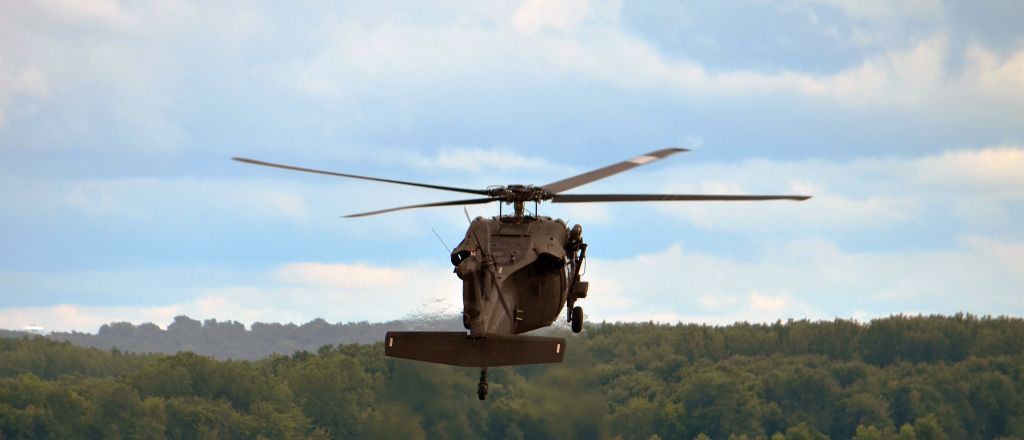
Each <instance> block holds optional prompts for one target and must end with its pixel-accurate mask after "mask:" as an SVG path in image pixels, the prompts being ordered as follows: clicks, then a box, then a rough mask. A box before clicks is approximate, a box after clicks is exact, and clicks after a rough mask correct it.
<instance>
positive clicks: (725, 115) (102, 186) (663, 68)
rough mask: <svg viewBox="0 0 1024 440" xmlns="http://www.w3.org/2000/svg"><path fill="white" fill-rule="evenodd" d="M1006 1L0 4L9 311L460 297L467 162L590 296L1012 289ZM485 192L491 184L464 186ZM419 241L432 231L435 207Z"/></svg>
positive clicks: (128, 316) (960, 300)
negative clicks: (536, 222) (576, 183)
mask: <svg viewBox="0 0 1024 440" xmlns="http://www.w3.org/2000/svg"><path fill="white" fill-rule="evenodd" d="M1022 20H1024V3H1022V2H1019V1H999V0H993V1H986V2H967V1H962V2H941V1H933V0H907V1H898V2H897V1H889V0H852V1H851V0H782V1H767V0H740V1H736V2H710V1H709V2H691V1H664V2H662V1H654V0H651V1H615V0H550V1H539V0H521V1H520V0H517V1H493V2H479V1H469V0H467V1H455V0H441V1H436V2H420V1H380V2H334V1H317V0H312V1H305V2H269V1H266V2H260V1H255V2H253V1H224V2H213V3H211V2H198V1H181V2H156V1H145V0H142V1H117V0H90V1H78V0H38V1H33V2H0V198H2V202H0V243H2V245H0V328H9V329H17V328H22V327H24V326H28V325H32V324H34V325H40V326H43V327H44V328H46V329H47V330H54V331H57V330H61V331H67V330H76V331H86V332H95V331H96V330H97V328H98V327H99V326H100V325H102V324H104V323H108V322H112V321H128V322H133V323H143V322H153V323H156V324H157V325H160V326H166V325H167V324H169V323H170V322H172V320H173V318H174V316H177V315H181V314H186V315H189V316H191V317H193V318H196V319H211V318H212V319H217V320H237V321H240V322H242V323H245V324H251V323H252V322H295V323H303V322H307V321H310V320H312V319H315V318H318V317H319V318H323V319H326V320H327V321H330V322H349V321H363V320H368V321H384V320H391V319H401V318H407V317H414V316H421V315H424V314H436V313H458V312H459V311H461V303H460V301H461V290H460V289H461V286H460V282H459V280H458V279H457V278H456V277H455V275H454V274H452V273H451V269H452V268H451V265H450V263H449V262H448V256H447V251H446V250H445V246H448V247H451V246H453V245H455V244H457V243H458V242H459V241H460V240H461V239H462V237H463V234H464V233H465V229H466V226H467V222H466V219H465V215H464V213H463V212H462V209H460V208H458V207H449V208H431V209H423V210H413V211H403V212H396V213H391V214H388V215H382V216H375V217H367V218H357V219H343V218H340V216H341V215H344V214H350V213H356V212H364V211H370V210H375V209H382V208H388V207H392V206H398V205H403V204H413V203H424V202H435V201H442V200H450V199H456V198H459V197H461V196H460V195H459V194H457V193H445V192H440V191H432V190H427V189H419V188H408V187H401V186H395V185H387V184H381V183H373V182H363V181H353V180H348V179H341V178H331V177H327V176H321V175H312V174H304V173H297V172H287V171H284V170H278V169H270V168H262V167H255V166H251V165H245V164H240V163H237V162H233V161H231V160H229V159H230V158H231V157H233V156H244V157H251V158H255V159H260V160H265V161H271V162H282V163H290V164H295V165H301V166H307V167H314V168H321V169H329V170H336V171H341V172H347V173H352V174H361V175H371V176H380V177H385V178H394V179H402V180H413V181H421V182H428V183H434V184H439V185H451V186H460V187H470V188H484V187H486V186H488V185H505V184H513V183H524V184H538V185H542V184H544V183H549V182H554V181H556V180H560V179H562V178H564V177H567V176H571V175H574V174H577V173H581V172H585V171H588V170H590V169H594V168H598V167H601V166H604V165H608V164H611V163H614V162H618V161H621V160H624V159H627V158H631V157H634V156H637V155H639V154H642V153H645V152H649V151H654V150H658V149H661V148H666V147H677V146H681V147H686V148H689V149H691V150H692V151H690V152H687V153H683V154H678V155H675V156H673V157H671V158H669V159H666V160H663V161H659V162H656V163H652V164H649V165H646V166H644V167H639V168H637V169H634V170H631V171H629V172H626V173H623V174H620V175H617V176H614V177H611V178H608V179H605V180H602V181H599V182H595V183H592V184H589V185H587V186H584V187H580V188H577V189H574V190H571V192H574V193H584V192H624V193H630V192H632V193H654V192H666V193H668V192H692V193H719V194H743V193H750V194H757V193H762V194H782V193H795V194H809V195H813V196H814V198H812V199H811V200H809V201H806V202H801V203H796V202H788V201H781V202H757V203H754V202H751V203H671V204H670V203H661V204H656V203H639V204H591V205H577V206H570V205H558V204H542V205H541V208H540V213H541V214H542V215H549V216H552V217H557V218H562V219H566V220H567V221H568V222H569V223H570V224H574V223H579V224H582V225H583V226H584V237H585V239H586V240H587V241H588V243H589V244H590V247H589V248H588V257H589V262H588V267H587V272H586V275H585V276H584V279H587V280H589V281H590V283H591V284H590V286H591V287H590V295H589V297H588V298H587V299H585V300H583V301H581V302H580V304H581V305H582V306H583V307H584V309H585V311H586V316H587V318H588V319H589V320H592V321H602V320H607V321H652V320H653V321H657V322H666V323H675V322H697V323H708V324H715V325H719V324H729V323H732V322H736V321H748V322H773V321H775V320H778V319H783V320H785V319H789V318H794V319H804V318H806V319H813V320H816V319H833V318H836V317H838V318H844V319H849V318H853V319H858V320H869V319H871V318H874V317H880V316H887V315H890V314H896V313H909V314H919V313H920V314H932V313H941V314H951V313H956V312H966V313H973V314H979V315H986V314H992V315H1013V316H1022V315H1024V295H1022V293H1024V292H1022V288H1021V286H1024V226H1021V221H1020V219H1021V218H1024V27H1021V26H1020V22H1021V21H1022ZM468 209H469V213H470V215H472V216H477V215H485V216H490V215H495V214H496V213H497V209H498V207H497V205H496V204H488V205H476V206H472V207H469V208H468ZM433 231H436V233H437V234H438V235H439V236H440V237H441V239H442V241H443V242H444V244H442V242H441V241H439V240H438V239H437V237H435V236H434V232H433Z"/></svg>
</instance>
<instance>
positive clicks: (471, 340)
mask: <svg viewBox="0 0 1024 440" xmlns="http://www.w3.org/2000/svg"><path fill="white" fill-rule="evenodd" d="M683 151H688V150H686V149H684V148H667V149H663V150H658V151H652V152H650V153H647V154H644V155H641V156H637V157H634V158H632V159H629V160H626V161H623V162H619V163H616V164H613V165H609V166H606V167H604V168H599V169H596V170H593V171H590V172H587V173H583V174H580V175H577V176H573V177H570V178H567V179H563V180H559V181H557V182H552V183H549V184H546V185H541V186H534V185H506V186H491V187H488V188H486V189H470V188H457V187H451V186H441V185H431V184H425V183H417V182H406V181H400V180H392V179H381V178H376V177H366V176H357V175H353V174H345V173H337V172H332V171H323V170H316V169H310V168H303V167H296V166H291V165H282V164H276V163H270V162H263V161H258V160H253V159H246V158H240V157H236V158H234V159H235V160H237V161H240V162H245V163H250V164H255V165H263V166H269V167H275V168H284V169H288V170H296V171H304V172H309V173H317V174H326V175H331V176H340V177H349V178H355V179H364V180H373V181H378V182H387V183H396V184H401V185H410V186H418V187H422V188H433V189H438V190H444V191H454V192H461V193H468V194H475V195H478V196H480V197H476V198H471V199H462V200H452V201H445V202H435V203H423V204H418V205H409V206H401V207H397V208H389V209H382V210H379V211H370V212H364V213H360V214H352V215H347V216H345V217H365V216H369V215H375V214H383V213H386V212H392V211H399V210H403V209H412V208H426V207H431V206H456V205H476V204H482V203H490V202H501V205H499V214H498V215H497V216H495V217H491V218H483V217H477V218H476V219H475V220H472V221H471V222H470V226H469V230H468V231H466V236H465V238H464V239H463V240H462V242H461V243H459V245H458V246H456V247H455V249H454V250H453V251H452V253H451V261H452V264H453V265H454V266H455V274H456V275H458V277H459V278H460V279H462V283H463V284H462V286H463V287H462V304H463V313H462V322H463V325H464V326H465V327H466V329H467V330H468V333H466V332H388V333H387V334H386V335H385V338H384V354H385V355H386V356H391V357H396V358H404V359H413V360H418V361H424V362H433V363H441V364H448V365H455V366H461V367H479V368H480V382H479V384H478V386H477V394H478V396H479V397H480V400H484V399H485V398H486V396H487V367H495V366H509V365H527V364H542V363H554V362H561V361H562V358H563V356H564V355H565V339H564V338H555V337H545V336H529V335H522V334H521V333H525V332H528V331H530V330H535V329H538V328H542V327H547V326H550V325H551V324H552V323H553V322H554V321H555V319H557V318H558V315H559V314H560V313H561V311H562V308H563V307H565V309H566V315H565V317H566V320H567V321H568V322H570V323H571V325H572V331H573V332H575V333H579V332H580V331H581V330H582V329H583V309H582V308H581V307H579V306H577V305H576V301H577V300H580V299H583V298H586V297H587V289H588V283H587V282H586V281H581V280H580V269H581V267H582V265H583V262H584V260H585V259H586V258H587V244H586V243H584V242H583V228H582V227H581V226H580V225H575V226H573V227H572V228H569V227H567V225H566V224H565V222H564V221H562V220H561V219H551V218H550V217H544V216H540V215H537V214H536V208H537V204H539V203H540V202H543V201H550V202H552V203H590V202H664V201H745V200H796V201H801V200H807V199H808V198H810V196H794V195H731V194H730V195H710V194H563V192H564V191H567V190H570V189H572V188H576V187H578V186H581V185H584V184H587V183H590V182H593V181H595V180H598V179H603V178H605V177H608V176H611V175H613V174H618V173H621V172H623V171H626V170H629V169H632V168H635V167H638V166H640V165H646V164H649V163H651V162H655V161H657V160H660V159H664V158H666V157H668V156H671V155H673V154H675V153H679V152H683ZM530 202H532V203H533V204H534V214H533V215H530V214H529V213H528V212H527V211H526V209H525V206H526V204H527V203H530ZM504 204H509V205H512V212H511V213H510V214H503V213H502V212H501V209H500V208H501V206H503V205H504ZM467 218H468V214H467Z"/></svg>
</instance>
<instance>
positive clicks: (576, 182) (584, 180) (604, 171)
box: [541, 148, 690, 193]
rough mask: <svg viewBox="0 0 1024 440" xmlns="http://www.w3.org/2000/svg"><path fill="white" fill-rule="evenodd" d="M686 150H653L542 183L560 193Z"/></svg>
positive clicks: (543, 186) (552, 190)
mask: <svg viewBox="0 0 1024 440" xmlns="http://www.w3.org/2000/svg"><path fill="white" fill-rule="evenodd" d="M684 151H690V150H687V149H686V148H666V149H664V150H658V151H652V152H650V153H647V154H644V155H641V156H637V157H634V158H632V159H629V160H625V161H622V162H619V163H617V164H612V165H608V166H606V167H604V168H598V169H596V170H594V171H590V172H586V173H583V174H580V175H578V176H572V177H570V178H568V179H562V180H559V181H557V182H552V183H549V184H547V185H541V188H544V189H546V190H548V191H551V192H552V193H560V192H562V191H565V190H567V189H572V188H575V187H577V186H580V185H585V184H588V183H590V182H593V181H595V180H598V179H604V178H605V177H608V176H611V175H613V174H618V173H621V172H623V171H626V170H629V169H632V168H636V167H638V166H640V165H644V164H648V163H651V162H654V161H657V160H661V159H664V158H666V157H669V156H671V155H673V154H676V153H681V152H684Z"/></svg>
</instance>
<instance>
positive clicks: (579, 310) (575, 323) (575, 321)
mask: <svg viewBox="0 0 1024 440" xmlns="http://www.w3.org/2000/svg"><path fill="white" fill-rule="evenodd" d="M581 331H583V307H580V306H576V307H573V308H572V332H573V333H579V332H581Z"/></svg>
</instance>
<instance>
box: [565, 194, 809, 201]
mask: <svg viewBox="0 0 1024 440" xmlns="http://www.w3.org/2000/svg"><path fill="white" fill-rule="evenodd" d="M809 198H811V196H747V195H732V194H725V195H721V194H555V196H554V198H552V199H551V202H552V203H588V202H672V201H680V202H689V201H696V202H711V201H725V202H732V201H744V200H796V201H798V202H799V201H804V200H807V199H809Z"/></svg>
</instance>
